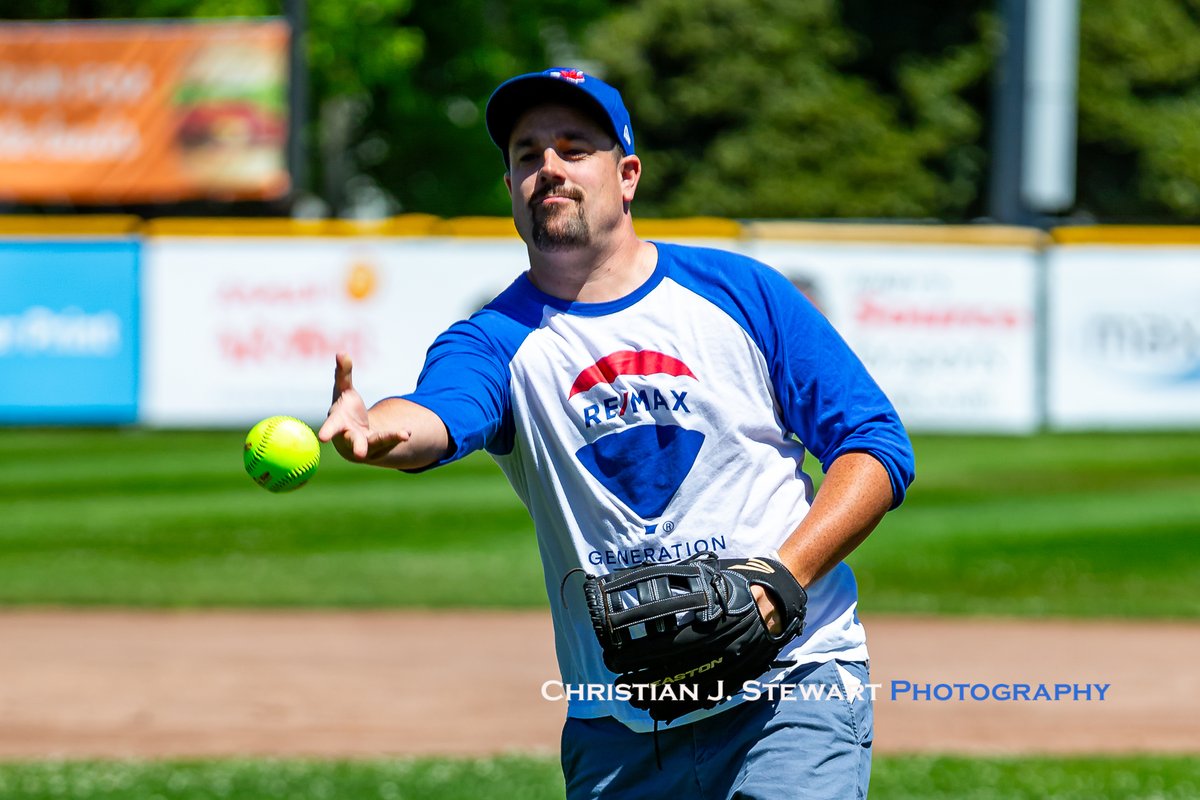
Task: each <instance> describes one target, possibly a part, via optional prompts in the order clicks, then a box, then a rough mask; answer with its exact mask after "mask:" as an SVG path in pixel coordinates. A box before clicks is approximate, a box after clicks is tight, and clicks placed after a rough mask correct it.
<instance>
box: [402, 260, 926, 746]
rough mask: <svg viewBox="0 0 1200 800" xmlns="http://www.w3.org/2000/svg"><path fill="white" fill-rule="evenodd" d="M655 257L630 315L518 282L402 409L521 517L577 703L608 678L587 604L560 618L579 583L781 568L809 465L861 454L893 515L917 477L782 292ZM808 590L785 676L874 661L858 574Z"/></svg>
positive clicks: (838, 344)
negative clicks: (529, 526) (860, 607)
mask: <svg viewBox="0 0 1200 800" xmlns="http://www.w3.org/2000/svg"><path fill="white" fill-rule="evenodd" d="M654 246H655V247H656V248H657V251H658V260H657V264H656V267H655V270H654V273H653V274H652V275H651V276H650V278H649V279H647V281H646V282H645V283H644V284H643V285H642V286H641V287H639V288H638V289H637V290H636V291H634V292H633V293H632V294H629V295H628V296H626V297H623V298H621V299H619V300H613V301H610V302H603V303H578V302H569V301H564V300H560V299H558V298H555V297H551V296H550V295H547V294H545V293H543V292H541V291H540V290H538V289H537V288H536V287H535V286H534V285H533V284H532V283H531V282H530V281H529V279H528V277H527V276H526V275H522V276H520V277H518V278H517V280H516V281H514V282H513V283H512V285H510V286H509V287H508V288H507V289H506V290H505V291H504V292H503V293H501V294H500V295H499V296H498V297H496V299H495V300H493V301H492V302H491V303H490V304H489V305H487V306H486V307H485V308H484V309H482V310H481V311H479V312H478V313H476V314H474V315H473V316H472V317H471V318H470V319H468V320H464V321H462V322H459V323H456V324H455V325H453V326H452V327H450V329H449V330H447V331H446V332H445V333H443V334H442V335H441V336H439V337H438V338H437V339H436V340H435V341H434V343H433V345H432V346H431V347H430V349H429V352H428V354H427V357H426V363H425V367H424V369H423V370H422V373H421V376H420V378H419V379H418V382H417V388H416V390H415V391H414V392H413V393H411V394H408V395H405V398H406V399H409V400H411V401H413V402H415V403H418V404H420V405H422V406H425V407H426V408H428V409H430V410H432V411H433V412H435V413H436V414H437V415H438V416H439V417H440V418H441V419H442V421H443V422H444V423H445V425H446V428H447V430H448V432H449V434H450V440H451V451H450V452H449V454H448V455H447V456H446V458H445V459H444V460H443V461H441V462H438V464H443V463H447V462H450V461H453V460H455V459H458V458H461V457H462V456H464V455H466V454H467V453H470V452H472V451H475V450H478V449H481V448H486V449H487V451H488V452H489V453H490V454H491V455H492V457H493V458H494V459H495V460H496V462H497V463H498V464H499V466H500V468H501V469H502V470H503V472H504V473H505V475H506V476H507V477H508V480H509V482H510V483H511V484H512V486H513V488H514V489H515V490H516V493H517V494H518V495H519V496H520V498H521V500H522V501H523V502H524V503H525V505H526V507H527V508H528V509H529V513H530V516H531V517H532V519H533V522H534V528H535V530H536V533H537V541H538V547H539V550H540V553H541V557H542V564H543V569H544V572H545V582H546V588H547V594H548V596H549V597H550V598H551V603H550V607H551V612H552V617H553V624H554V632H555V646H556V651H557V656H558V663H559V667H560V669H561V672H562V680H563V683H564V684H566V685H568V686H571V687H588V686H592V687H603V686H611V684H612V681H613V678H614V676H613V673H611V672H610V671H609V670H608V669H607V668H606V667H605V666H604V662H603V658H602V655H601V650H600V646H599V644H598V642H597V641H596V636H595V633H594V632H593V630H592V626H591V623H590V621H589V616H588V612H587V608H586V605H585V604H584V603H583V598H582V592H575V593H572V592H569V591H568V592H567V593H566V594H565V597H566V599H567V603H566V604H565V605H564V603H562V602H561V601H560V593H559V590H560V586H561V585H562V581H563V579H564V576H566V575H567V574H568V572H570V571H571V570H572V569H575V568H582V569H583V570H585V571H587V572H590V573H594V574H597V573H608V572H611V571H613V570H616V569H620V568H623V567H628V566H635V565H637V564H641V563H644V562H648V561H664V560H670V559H676V558H685V557H687V556H690V555H694V554H695V553H697V552H702V551H714V552H716V553H717V555H718V556H721V557H727V558H734V557H751V556H761V555H770V554H775V553H776V552H777V548H778V547H779V546H780V545H781V544H782V543H783V541H784V540H785V539H786V538H787V536H788V535H789V534H790V533H791V532H792V531H793V530H794V529H795V527H796V526H797V525H798V524H799V522H800V520H801V519H803V517H804V515H805V513H806V512H807V510H808V508H809V503H810V501H811V499H812V494H813V489H812V482H811V480H810V479H809V477H808V476H807V475H806V474H805V472H804V471H803V469H802V467H803V462H804V458H805V453H806V451H808V452H811V453H812V454H813V455H814V456H816V457H817V458H818V459H819V460H820V462H821V464H822V465H824V467H825V468H828V467H829V465H830V464H832V463H833V461H834V460H835V459H837V458H838V456H840V455H842V454H844V453H848V452H855V451H857V452H867V453H870V454H871V455H872V456H874V457H875V458H876V459H878V460H879V462H880V463H881V464H882V465H883V466H884V468H885V469H886V470H887V473H888V476H889V478H890V480H891V485H892V494H893V498H894V503H893V505H899V504H900V502H901V501H902V500H903V498H904V493H905V490H906V488H907V486H908V484H909V483H910V482H911V480H912V477H913V455H912V450H911V446H910V444H909V441H908V436H907V434H906V433H905V431H904V428H903V426H902V425H901V423H900V420H899V418H898V416H897V414H896V412H895V410H894V408H893V407H892V405H891V403H890V402H889V401H888V400H887V398H886V397H885V396H884V394H883V392H882V391H881V390H880V389H879V387H878V386H877V385H876V384H875V382H874V381H873V380H872V378H871V377H870V375H869V374H868V373H867V371H866V369H865V368H864V367H863V365H862V363H861V362H860V361H859V360H858V358H857V357H856V356H855V355H854V354H853V353H852V352H851V351H850V349H849V347H848V346H847V345H846V343H845V342H844V341H843V340H842V339H841V337H840V336H839V335H838V334H837V332H836V331H834V329H833V328H832V326H831V325H830V324H829V323H828V321H827V320H826V319H825V317H824V316H823V315H822V314H821V313H820V312H819V311H817V309H816V308H814V307H813V306H812V305H811V304H810V303H809V302H808V300H807V299H805V298H804V296H803V295H802V294H801V293H800V292H799V291H798V290H797V289H796V288H795V287H794V286H792V284H791V283H790V282H789V281H788V280H787V279H786V278H785V277H783V276H782V275H780V274H779V273H778V272H776V271H774V270H773V269H771V268H770V267H767V266H766V265H764V264H761V263H759V262H757V261H755V260H752V259H750V258H747V257H744V256H740V255H736V254H732V253H728V252H724V251H720V250H709V249H703V248H694V247H683V246H679V245H669V244H662V243H658V242H655V243H654ZM438 464H434V465H431V466H438ZM806 589H807V591H808V597H809V601H808V615H807V620H806V623H805V629H804V633H803V635H802V636H800V637H798V638H797V639H796V640H794V641H793V642H791V643H790V644H789V646H788V647H787V648H786V649H785V651H784V653H783V654H782V656H781V658H782V659H784V660H788V661H791V662H794V663H796V664H801V663H811V662H820V661H828V660H831V659H834V658H837V659H842V660H865V659H866V657H867V651H866V637H865V633H864V631H863V627H862V625H861V624H860V622H859V620H858V617H857V614H856V608H857V601H858V590H857V586H856V584H855V580H854V576H853V573H852V572H851V570H850V567H849V566H847V565H846V564H845V563H841V564H839V565H838V566H837V567H835V568H834V569H833V570H832V571H830V572H829V573H827V574H826V575H825V576H824V577H822V578H821V579H820V580H817V581H815V582H813V583H812V584H811V585H810V586H807V587H806ZM775 677H776V678H777V677H778V675H776V676H775ZM765 679H770V678H765ZM569 697H570V700H569V704H568V710H567V713H568V715H570V716H574V717H600V716H612V717H615V718H617V719H619V720H621V721H622V722H624V723H625V724H626V725H628V726H629V727H631V728H632V729H634V730H638V731H646V730H650V729H651V727H652V722H651V720H650V718H649V716H648V715H646V714H645V712H642V711H639V710H638V709H635V708H633V707H632V706H631V705H629V703H628V702H626V701H623V700H621V699H619V698H615V697H613V696H612V693H611V692H610V693H607V694H606V693H604V692H599V691H595V690H592V691H586V690H585V691H577V692H573V693H572V695H569ZM735 702H736V699H735ZM730 705H732V703H726V704H723V705H722V706H718V707H717V708H716V709H711V710H707V711H699V712H695V713H694V714H692V715H689V716H688V717H685V718H683V720H681V722H677V723H675V724H681V723H684V722H689V721H692V720H694V719H698V718H700V717H703V716H708V715H711V714H713V713H718V712H720V711H721V710H724V709H725V708H726V707H729V706H730Z"/></svg>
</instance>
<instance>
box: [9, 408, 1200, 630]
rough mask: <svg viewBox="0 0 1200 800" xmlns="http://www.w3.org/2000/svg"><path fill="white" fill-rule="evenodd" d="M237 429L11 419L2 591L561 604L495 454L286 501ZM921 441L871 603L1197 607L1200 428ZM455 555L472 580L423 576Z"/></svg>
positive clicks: (195, 599) (1119, 610) (1083, 612)
mask: <svg viewBox="0 0 1200 800" xmlns="http://www.w3.org/2000/svg"><path fill="white" fill-rule="evenodd" d="M242 437H243V432H229V431H225V432H212V431H209V432H163V431H145V430H27V429H9V430H6V431H5V432H4V436H3V437H0V604H5V605H31V604H37V605H132V606H149V607H154V606H163V607H203V606H340V607H403V606H446V605H453V606H479V605H491V606H500V607H529V606H540V605H544V604H545V603H546V597H545V590H544V588H543V582H542V576H541V569H540V566H539V562H538V558H537V551H536V546H535V543H534V538H533V532H532V526H531V524H530V522H529V519H528V517H527V515H526V513H525V511H524V509H523V508H522V507H521V506H520V505H519V503H518V502H517V500H516V499H515V497H514V496H513V493H512V491H511V489H510V488H509V487H508V484H507V483H506V481H505V480H504V478H503V476H502V475H501V474H500V473H499V471H498V470H497V468H496V467H495V465H493V464H492V463H491V461H490V460H489V459H487V458H486V457H484V456H473V457H471V458H468V459H467V460H465V461H464V462H463V463H459V464H455V465H452V466H450V467H447V468H444V469H441V470H437V471H434V472H431V473H429V474H426V475H421V476H417V477H413V476H406V475H399V474H396V473H391V472H386V471H382V470H376V469H371V468H365V467H357V466H353V465H349V464H346V463H345V462H343V461H341V460H340V459H339V458H337V456H336V455H335V454H334V453H333V451H332V450H331V449H329V448H326V450H325V452H324V457H325V461H324V463H323V464H322V466H321V469H320V472H319V473H318V475H317V477H316V479H315V480H314V481H313V482H312V484H310V485H309V486H308V487H305V488H304V489H302V490H300V491H298V492H295V493H292V494H286V495H271V494H268V493H267V492H264V491H263V490H261V489H259V488H258V487H256V486H254V485H253V484H252V483H251V482H250V480H249V479H248V478H247V477H246V475H245V474H244V473H243V472H242V467H241V442H242ZM915 446H916V450H917V464H918V466H917V471H918V477H917V482H916V484H914V486H913V487H912V489H911V491H910V494H909V499H908V502H907V503H906V504H905V505H904V507H902V508H901V509H900V510H899V511H897V512H895V513H893V514H891V515H889V517H888V518H887V520H885V522H884V524H883V525H882V526H881V528H880V529H879V530H878V531H877V532H876V533H875V534H874V535H873V536H872V537H871V538H870V539H869V540H868V541H867V543H866V544H865V545H864V546H863V547H862V548H860V550H859V551H858V552H857V553H855V554H854V556H852V559H851V561H852V563H853V565H854V567H855V570H856V572H857V574H858V576H859V580H860V582H861V584H862V597H863V601H862V608H863V609H864V611H865V612H866V613H877V612H931V613H951V614H964V613H968V614H969V613H984V614H1005V615H1029V616H1044V615H1063V616H1146V617H1197V616H1200V592H1197V591H1196V586H1198V585H1200V536H1197V534H1198V533H1200V432H1177V433H1153V434H1087V435H1084V434H1073V435H1042V436H1036V437H1029V438H1008V437H973V438H972V437H932V436H927V437H917V438H916V439H915ZM447 563H452V564H453V565H454V571H455V572H456V573H457V574H459V575H460V576H461V581H458V582H453V583H451V582H444V583H435V584H430V583H429V582H428V581H425V580H418V578H422V577H423V576H425V575H428V574H429V572H430V570H431V569H432V568H434V567H435V566H436V567H437V568H438V570H439V571H443V572H444V568H445V565H446V564H447ZM499 572H503V573H505V574H507V575H508V576H509V577H510V580H507V581H505V582H496V581H494V580H491V579H490V576H492V575H495V574H497V573H499Z"/></svg>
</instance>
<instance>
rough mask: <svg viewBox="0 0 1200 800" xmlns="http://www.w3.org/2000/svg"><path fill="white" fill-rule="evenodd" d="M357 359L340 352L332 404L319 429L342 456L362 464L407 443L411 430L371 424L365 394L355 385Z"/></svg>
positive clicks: (334, 376)
mask: <svg viewBox="0 0 1200 800" xmlns="http://www.w3.org/2000/svg"><path fill="white" fill-rule="evenodd" d="M353 370H354V362H353V361H352V360H351V359H350V356H349V354H347V353H338V354H337V363H336V366H335V367H334V371H333V405H331V406H330V407H329V416H328V417H326V418H325V424H323V425H322V426H321V430H320V431H318V432H317V438H318V439H320V440H321V441H322V442H332V443H333V447H334V449H335V450H337V451H338V453H339V454H340V455H341V456H342V458H344V459H346V460H347V461H354V462H359V463H365V462H371V461H375V460H377V459H379V458H381V457H383V456H385V455H387V454H388V453H390V452H391V451H392V450H393V449H394V448H395V447H396V445H398V444H400V443H401V442H407V441H408V440H409V438H410V437H411V436H412V432H411V431H379V430H374V429H373V428H372V427H371V416H370V413H369V412H368V411H367V405H366V403H364V402H363V399H362V395H360V394H359V393H358V391H357V390H356V389H355V388H354V380H353V377H352V374H351V373H352V372H353Z"/></svg>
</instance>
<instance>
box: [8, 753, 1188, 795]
mask: <svg viewBox="0 0 1200 800" xmlns="http://www.w3.org/2000/svg"><path fill="white" fill-rule="evenodd" d="M562 796H563V790H562V775H561V773H560V771H559V767H558V762H557V760H556V759H553V758H544V757H542V758H533V757H518V756H509V757H504V758H497V759H488V760H462V761H451V760H442V759H422V760H415V761H363V762H313V761H270V760H265V761H207V762H204V761H202V762H175V763H172V762H148V763H144V762H62V763H38V764H7V765H0V797H4V798H5V800H52V799H58V798H71V800H145V799H146V798H161V800H268V799H271V800H276V799H278V798H288V800H350V799H351V798H352V799H353V800H428V798H438V800H552V799H553V798H562ZM1197 796H1200V764H1198V763H1197V761H1196V760H1195V759H1186V758H1149V757H1144V758H1110V759H1081V758H1070V759H1041V758H1021V759H965V758H935V757H920V758H899V757H892V758H876V759H875V763H874V769H873V773H872V777H871V800H1046V798H1055V800H1100V798H1104V800H1134V799H1135V798H1137V799H1138V800H1193V799H1194V798H1196V797H1197Z"/></svg>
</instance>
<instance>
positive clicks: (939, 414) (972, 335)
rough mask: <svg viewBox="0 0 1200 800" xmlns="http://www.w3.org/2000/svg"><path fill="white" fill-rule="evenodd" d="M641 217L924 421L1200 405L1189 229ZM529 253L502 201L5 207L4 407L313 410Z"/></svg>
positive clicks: (1099, 424)
mask: <svg viewBox="0 0 1200 800" xmlns="http://www.w3.org/2000/svg"><path fill="white" fill-rule="evenodd" d="M85 226H86V227H85ZM638 232H639V234H640V235H642V236H643V237H645V238H649V239H657V240H662V241H679V242H686V243H691V244H698V245H704V246H716V247H721V248H723V249H728V250H734V251H738V252H743V253H746V254H749V255H752V256H754V257H756V258H759V259H761V260H763V261H765V262H767V263H769V264H771V265H772V266H774V267H776V268H777V269H779V270H780V271H781V272H783V273H784V274H785V275H786V276H787V277H789V278H790V279H791V280H792V282H793V283H794V284H795V285H796V286H797V287H798V288H799V289H800V290H801V291H803V292H805V294H807V295H808V296H809V297H810V299H811V300H812V301H813V302H814V303H815V304H816V305H817V306H818V307H819V308H820V309H821V310H822V311H823V312H824V313H825V314H826V315H827V316H828V317H829V318H830V320H831V321H832V322H833V324H834V325H835V326H836V327H837V328H838V329H839V330H840V331H841V332H842V334H843V335H844V336H845V337H846V338H847V340H848V341H849V342H850V344H851V345H852V346H853V347H854V349H855V350H856V352H858V353H859V355H860V356H861V357H862V359H863V361H864V363H866V365H867V367H868V368H869V369H870V370H871V372H872V374H873V375H875V377H876V379H877V380H878V381H879V382H880V384H881V385H882V386H883V387H884V388H885V389H886V390H887V392H888V393H889V395H890V396H891V397H892V398H893V400H894V401H895V403H896V405H897V407H898V409H899V410H900V412H901V414H902V416H903V417H904V419H905V420H906V422H907V424H908V425H909V427H910V428H911V429H912V430H914V431H953V432H987V433H1025V432H1030V431H1033V430H1037V429H1038V428H1040V427H1043V426H1050V427H1053V428H1061V429H1080V428H1116V427H1119V428H1130V427H1179V426H1191V425H1195V424H1198V423H1200V229H1195V230H1193V229H1186V228H1159V229H1143V228H1104V227H1099V228H1067V229H1061V230H1059V231H1055V232H1053V234H1052V235H1047V234H1045V233H1043V232H1041V231H1037V230H1032V229H1023V228H1006V227H987V226H899V225H840V224H807V223H789V222H750V223H736V222H732V221H729V220H714V219H695V220H674V221H653V220H645V221H639V222H638ZM525 266H526V260H525V250H524V246H523V244H522V243H521V242H520V240H519V239H518V238H517V237H516V236H515V234H514V233H513V229H512V225H511V222H510V221H509V220H506V219H492V218H487V219H452V220H443V219H438V218H434V217H427V216H417V215H412V216H405V217H398V218H395V219H390V220H383V221H379V222H374V223H364V224H357V223H351V222H345V221H294V220H253V219H249V220H247V219H229V220H219V219H205V220H159V221H154V222H149V223H142V222H140V221H138V220H131V219H130V218H95V217H92V218H70V219H57V220H56V219H52V218H25V219H23V218H0V422H9V423H99V424H111V423H130V422H139V423H144V424H148V425H154V426H172V427H191V426H198V427H220V426H235V427H236V426H244V425H247V424H249V423H252V422H253V421H255V420H257V419H259V418H261V417H264V416H267V415H269V414H277V413H283V414H293V415H296V416H299V417H302V418H304V419H309V420H311V421H316V420H318V419H320V417H321V416H323V414H324V410H325V408H326V407H327V406H328V402H329V392H330V379H331V375H332V364H333V354H334V353H335V352H337V351H338V350H348V351H350V352H352V353H353V354H354V355H355V359H356V370H355V372H356V382H357V385H358V386H359V388H360V390H361V391H362V392H363V394H364V396H365V397H367V398H368V400H371V399H377V398H380V397H384V396H387V395H391V394H399V393H402V392H406V391H408V390H410V389H411V388H412V386H413V384H414V383H415V380H416V377H417V374H418V372H419V370H420V366H421V363H422V361H423V359H424V354H425V348H426V347H427V345H428V344H429V342H430V341H431V340H432V339H433V337H434V336H435V335H436V334H437V333H438V332H439V331H441V330H442V329H443V328H445V327H446V326H447V325H449V324H450V323H452V322H453V321H455V320H457V319H460V318H462V317H465V316H467V315H469V314H470V313H471V312H473V311H474V310H476V309H478V308H479V307H480V306H482V305H483V304H484V303H485V302H486V301H487V300H488V299H489V298H490V297H492V296H493V295H494V294H496V293H497V292H498V291H500V290H501V289H503V288H504V287H505V286H507V285H508V283H509V282H511V281H512V280H513V279H514V278H515V277H516V276H517V275H518V274H519V273H520V272H521V271H523V270H524V269H525Z"/></svg>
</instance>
